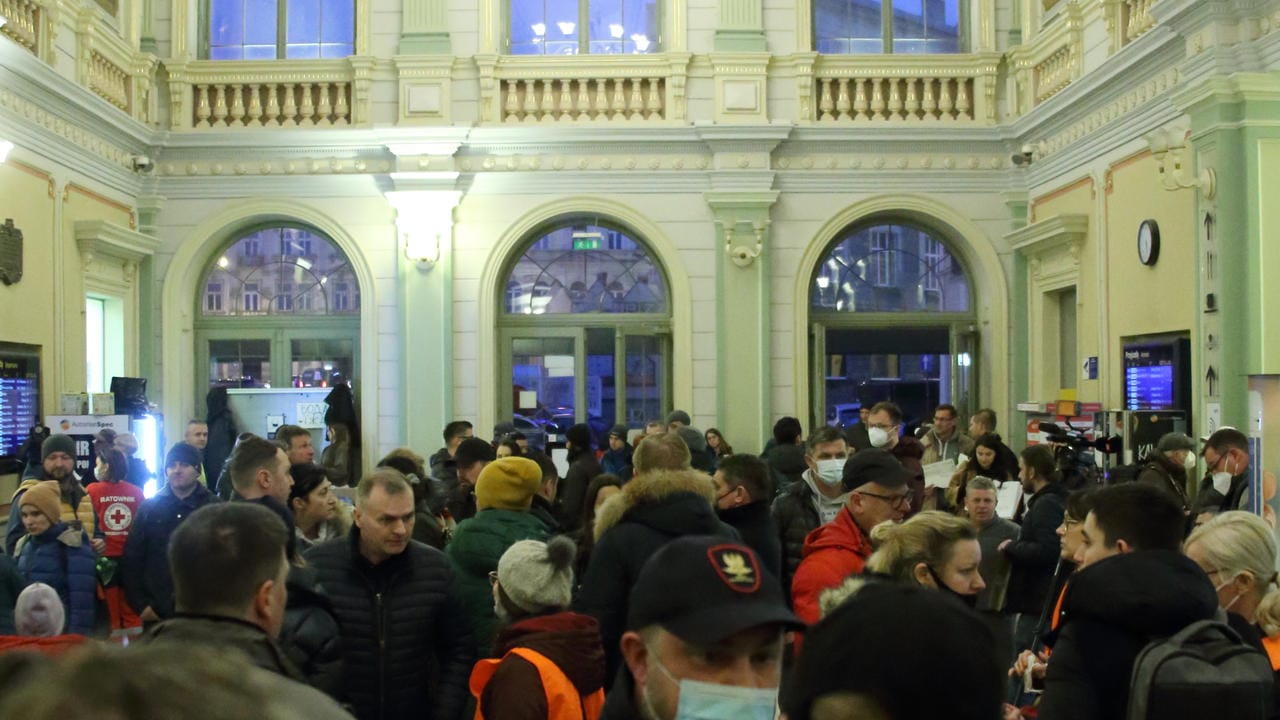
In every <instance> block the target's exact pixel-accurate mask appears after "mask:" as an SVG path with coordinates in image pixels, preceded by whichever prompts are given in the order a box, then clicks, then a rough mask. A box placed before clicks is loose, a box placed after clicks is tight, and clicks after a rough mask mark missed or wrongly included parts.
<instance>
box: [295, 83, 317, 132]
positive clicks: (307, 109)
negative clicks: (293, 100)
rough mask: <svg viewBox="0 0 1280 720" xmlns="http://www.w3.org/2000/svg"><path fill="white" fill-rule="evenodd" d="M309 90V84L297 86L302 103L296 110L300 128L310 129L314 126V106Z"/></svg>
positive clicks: (310, 87)
mask: <svg viewBox="0 0 1280 720" xmlns="http://www.w3.org/2000/svg"><path fill="white" fill-rule="evenodd" d="M311 89H312V85H311V83H302V84H301V85H299V86H298V90H299V92H300V93H301V99H302V102H301V103H299V105H300V107H299V108H298V115H299V118H298V125H299V126H300V127H312V126H313V125H315V124H316V118H315V114H316V106H315V102H314V101H313V100H312V97H311Z"/></svg>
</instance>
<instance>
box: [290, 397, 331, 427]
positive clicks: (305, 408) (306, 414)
mask: <svg viewBox="0 0 1280 720" xmlns="http://www.w3.org/2000/svg"><path fill="white" fill-rule="evenodd" d="M328 407H329V406H328V405H325V404H324V403H323V402H301V403H297V414H298V425H300V426H302V427H312V428H318V427H324V413H325V410H327V409H328Z"/></svg>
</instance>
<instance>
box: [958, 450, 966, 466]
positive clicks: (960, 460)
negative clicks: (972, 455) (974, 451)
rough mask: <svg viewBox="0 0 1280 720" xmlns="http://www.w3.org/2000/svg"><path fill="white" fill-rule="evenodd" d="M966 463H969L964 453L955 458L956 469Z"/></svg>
mask: <svg viewBox="0 0 1280 720" xmlns="http://www.w3.org/2000/svg"><path fill="white" fill-rule="evenodd" d="M967 462H969V456H968V455H965V454H964V453H960V454H959V455H957V456H956V467H961V466H963V465H964V464H965V463H967Z"/></svg>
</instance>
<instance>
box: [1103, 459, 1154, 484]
mask: <svg viewBox="0 0 1280 720" xmlns="http://www.w3.org/2000/svg"><path fill="white" fill-rule="evenodd" d="M1147 465H1148V463H1146V462H1140V463H1131V464H1129V465H1116V466H1115V467H1113V468H1110V469H1108V470H1107V484H1108V485H1116V484H1118V483H1126V482H1134V481H1136V480H1137V479H1138V475H1139V474H1141V473H1142V471H1143V470H1144V469H1145V468H1146V467H1147Z"/></svg>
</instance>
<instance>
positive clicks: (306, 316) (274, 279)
mask: <svg viewBox="0 0 1280 720" xmlns="http://www.w3.org/2000/svg"><path fill="white" fill-rule="evenodd" d="M360 304H361V290H360V284H359V282H358V280H357V278H356V274H355V271H354V270H353V268H352V266H351V263H350V261H349V260H348V258H347V256H346V255H345V254H344V253H343V252H342V250H341V249H339V248H338V246H337V245H336V244H335V243H334V242H333V241H332V240H331V239H330V238H328V237H327V236H325V235H324V234H323V233H321V232H320V231H318V230H316V229H314V228H310V227H307V226H305V225H301V224H291V223H271V224H269V225H256V226H251V227H249V228H247V229H245V230H242V231H241V232H239V233H237V234H236V235H235V236H234V237H232V238H231V239H230V240H229V241H228V242H227V244H226V246H225V247H224V248H223V249H222V251H221V252H218V253H215V254H214V255H213V256H212V258H211V260H210V261H209V263H208V265H207V266H206V268H205V270H204V273H203V274H202V276H201V282H200V285H199V291H198V292H197V293H196V308H195V310H196V312H195V317H196V321H195V323H194V330H195V335H196V378H197V382H196V384H195V389H196V395H197V398H196V407H197V409H198V410H200V411H203V406H204V396H205V393H206V392H207V391H208V390H209V389H210V388H212V387H227V388H288V387H295V388H324V387H332V386H333V385H334V384H337V383H341V382H350V381H352V380H354V378H356V377H358V372H359V367H360Z"/></svg>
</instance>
